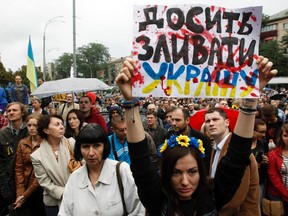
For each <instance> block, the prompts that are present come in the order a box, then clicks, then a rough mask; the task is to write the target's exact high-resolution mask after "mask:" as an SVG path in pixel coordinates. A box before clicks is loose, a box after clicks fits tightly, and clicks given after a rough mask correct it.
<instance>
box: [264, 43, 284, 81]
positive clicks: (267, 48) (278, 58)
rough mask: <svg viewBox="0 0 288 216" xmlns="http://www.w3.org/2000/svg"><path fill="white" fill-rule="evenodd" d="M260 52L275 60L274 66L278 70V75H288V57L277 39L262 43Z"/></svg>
mask: <svg viewBox="0 0 288 216" xmlns="http://www.w3.org/2000/svg"><path fill="white" fill-rule="evenodd" d="M259 53H260V55H263V56H265V57H266V58H268V59H269V60H270V61H272V62H273V68H275V69H277V70H278V76H287V75H288V68H287V64H288V57H287V55H285V54H284V53H283V51H282V49H281V48H280V47H279V44H278V42H277V41H275V40H272V41H268V42H266V43H263V44H261V46H260V52H259Z"/></svg>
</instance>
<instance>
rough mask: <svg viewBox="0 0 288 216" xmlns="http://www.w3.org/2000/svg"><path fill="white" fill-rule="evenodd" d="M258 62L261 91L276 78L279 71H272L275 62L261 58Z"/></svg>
mask: <svg viewBox="0 0 288 216" xmlns="http://www.w3.org/2000/svg"><path fill="white" fill-rule="evenodd" d="M256 62H257V64H258V70H259V90H260V91H261V90H262V89H263V88H264V87H265V86H266V85H267V84H268V83H269V81H270V80H271V79H272V78H273V77H274V76H276V74H277V73H278V71H277V70H276V69H274V70H271V68H272V66H273V62H271V61H269V59H268V58H265V57H263V56H259V57H258V59H257V61H256Z"/></svg>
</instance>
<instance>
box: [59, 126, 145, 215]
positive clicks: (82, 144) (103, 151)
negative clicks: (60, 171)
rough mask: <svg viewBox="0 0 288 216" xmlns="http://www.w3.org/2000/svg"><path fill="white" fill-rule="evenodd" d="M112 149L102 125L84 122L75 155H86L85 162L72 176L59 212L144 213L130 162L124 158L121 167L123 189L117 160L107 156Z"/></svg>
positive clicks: (71, 213) (84, 213) (74, 213)
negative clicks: (121, 188) (121, 190)
mask: <svg viewBox="0 0 288 216" xmlns="http://www.w3.org/2000/svg"><path fill="white" fill-rule="evenodd" d="M109 153H110V143H109V140H108V138H107V135H106V132H105V131H104V130H103V128H102V127H101V126H99V125H97V124H88V125H86V126H84V127H83V129H82V130H81V131H80V133H79V135H78V137H77V139H76V145H75V158H76V159H77V160H81V159H82V158H83V159H84V160H85V162H86V163H85V165H84V166H82V167H81V168H79V169H78V170H76V171H75V172H74V173H73V174H72V175H71V176H70V178H69V180H68V182H67V185H66V187H65V192H64V195H63V200H62V204H61V207H60V211H59V216H64V215H65V216H68V215H70V216H72V215H105V216H109V215H110V216H119V215H145V209H144V207H143V206H142V204H141V202H140V200H139V198H138V195H137V189H136V186H135V184H134V179H133V177H132V174H131V171H130V167H129V165H128V164H127V163H126V162H122V163H121V165H120V167H119V170H118V173H119V174H120V179H121V181H122V183H123V188H124V190H123V193H121V192H120V189H119V182H120V181H119V179H117V171H116V165H117V163H118V161H115V160H110V159H108V158H107V157H108V155H109ZM121 195H123V197H122V196H121ZM124 212H125V214H124Z"/></svg>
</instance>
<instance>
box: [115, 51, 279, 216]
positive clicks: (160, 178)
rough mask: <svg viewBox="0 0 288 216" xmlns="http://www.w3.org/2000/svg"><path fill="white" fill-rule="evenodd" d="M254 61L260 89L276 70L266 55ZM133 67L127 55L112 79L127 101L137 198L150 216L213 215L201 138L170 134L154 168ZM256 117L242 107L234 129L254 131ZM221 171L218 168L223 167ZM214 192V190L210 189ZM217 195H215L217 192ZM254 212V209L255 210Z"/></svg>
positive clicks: (237, 132)
mask: <svg viewBox="0 0 288 216" xmlns="http://www.w3.org/2000/svg"><path fill="white" fill-rule="evenodd" d="M258 63H259V70H260V73H259V77H260V78H259V82H260V89H262V88H263V87H264V86H265V85H266V84H267V83H268V81H269V80H270V79H271V78H272V77H273V76H275V75H276V73H277V71H276V70H272V71H270V69H271V67H272V63H271V62H269V61H268V59H266V58H265V59H264V58H263V57H259V60H258ZM135 69H136V63H135V61H134V60H133V59H131V58H128V59H127V60H126V61H125V62H124V64H123V67H122V70H121V72H120V74H119V75H118V76H117V78H116V83H117V85H118V86H119V89H120V90H121V92H122V94H123V98H124V100H125V102H123V105H124V107H125V115H126V119H127V139H128V147H129V154H130V158H131V171H132V172H133V176H134V179H135V183H136V185H137V187H138V194H139V198H140V200H141V202H142V203H143V205H144V206H145V208H146V210H147V211H148V213H149V215H150V216H154V215H155V216H156V215H157V216H159V215H193V216H194V215H199V216H200V215H210V216H211V215H217V212H216V208H215V206H214V202H213V197H212V193H211V191H210V186H209V184H208V182H207V179H206V174H205V170H204V168H203V161H202V159H201V156H202V157H203V156H204V155H205V150H204V149H203V146H202V142H201V140H198V139H195V138H193V137H187V136H183V135H179V136H178V137H170V138H169V139H168V140H166V141H165V143H164V144H163V145H162V146H160V148H159V155H160V156H161V167H160V175H159V174H158V173H157V171H156V170H154V169H153V166H152V164H151V161H150V158H149V150H148V146H147V140H146V139H145V134H144V130H143V126H142V124H141V119H140V114H139V108H138V106H137V105H138V101H137V99H133V98H132V84H131V83H132V82H131V80H132V78H133V76H134V71H135ZM252 101H253V100H252ZM254 102H255V106H256V100H255V101H253V102H252V103H253V105H254ZM247 109H248V108H247ZM252 109H253V108H252V107H251V110H252ZM253 110H254V109H253ZM254 119H255V113H254V112H253V113H252V112H248V111H247V112H241V113H240V114H239V118H238V121H237V123H236V127H235V130H234V133H236V134H238V136H241V135H243V130H247V128H248V129H249V128H250V127H248V126H249V125H250V124H251V125H250V126H251V130H252V131H253V129H252V128H253V126H254ZM247 123H249V125H247ZM252 123H253V124H252ZM244 137H245V136H244ZM247 140H250V141H251V144H252V135H251V139H247ZM230 146H231V145H230ZM230 146H229V148H230ZM238 147H239V146H238ZM229 148H228V151H229ZM231 148H232V147H231ZM234 148H235V146H234ZM250 148H251V146H250ZM239 149H240V148H239ZM234 150H235V149H234ZM248 159H249V154H248ZM219 171H220V172H221V169H219ZM226 175H227V173H226ZM231 175H233V172H231ZM218 186H219V184H218ZM222 186H223V187H222V189H223V188H225V187H226V186H227V187H229V184H227V182H222ZM219 189H220V190H219ZM214 191H216V190H215V189H214ZM217 191H218V192H219V191H220V193H221V191H223V190H221V188H217ZM220 195H221V196H222V198H223V199H228V200H230V199H231V197H230V198H229V197H226V196H225V195H226V194H225V193H223V194H220ZM229 195H230V194H229ZM221 196H219V194H218V196H217V197H221ZM255 211H256V212H257V209H255ZM236 214H237V213H236ZM236 214H235V215H236Z"/></svg>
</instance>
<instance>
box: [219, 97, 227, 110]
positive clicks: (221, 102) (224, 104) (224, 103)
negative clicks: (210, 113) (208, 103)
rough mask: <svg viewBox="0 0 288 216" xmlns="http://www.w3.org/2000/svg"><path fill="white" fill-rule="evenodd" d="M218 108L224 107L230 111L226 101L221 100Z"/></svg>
mask: <svg viewBox="0 0 288 216" xmlns="http://www.w3.org/2000/svg"><path fill="white" fill-rule="evenodd" d="M218 107H223V108H227V109H228V108H229V106H228V102H227V100H225V99H222V100H220V102H219V106H218Z"/></svg>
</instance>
